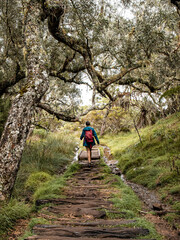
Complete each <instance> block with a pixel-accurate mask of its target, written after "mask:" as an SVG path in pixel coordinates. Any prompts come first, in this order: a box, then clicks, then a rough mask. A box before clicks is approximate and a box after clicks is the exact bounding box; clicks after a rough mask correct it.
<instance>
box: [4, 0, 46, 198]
mask: <svg viewBox="0 0 180 240" xmlns="http://www.w3.org/2000/svg"><path fill="white" fill-rule="evenodd" d="M40 12H41V2H40V1H37V0H28V1H26V9H25V22H24V24H25V28H24V40H25V51H24V52H25V58H26V64H27V65H26V66H27V67H26V74H27V76H26V77H27V80H28V84H27V85H26V87H24V88H23V89H22V91H20V93H19V94H18V95H17V96H16V98H15V99H14V101H13V103H12V107H11V110H10V112H9V116H8V119H7V122H6V125H5V128H4V132H3V134H2V137H1V140H0V198H1V199H2V200H4V199H8V198H9V197H10V196H11V193H12V189H13V186H14V183H15V180H16V175H17V172H18V169H19V164H20V160H21V156H22V152H23V149H24V145H25V143H26V139H27V135H28V132H29V128H30V125H31V118H32V115H33V111H34V108H35V106H36V104H37V103H38V102H39V101H40V99H41V98H42V96H43V95H44V94H45V92H46V90H47V89H48V73H47V70H46V67H45V63H46V52H45V51H44V48H43V45H42V37H41V21H40Z"/></svg>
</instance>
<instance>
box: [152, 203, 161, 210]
mask: <svg viewBox="0 0 180 240" xmlns="http://www.w3.org/2000/svg"><path fill="white" fill-rule="evenodd" d="M153 210H155V211H162V210H163V207H162V205H161V204H160V203H154V204H153Z"/></svg>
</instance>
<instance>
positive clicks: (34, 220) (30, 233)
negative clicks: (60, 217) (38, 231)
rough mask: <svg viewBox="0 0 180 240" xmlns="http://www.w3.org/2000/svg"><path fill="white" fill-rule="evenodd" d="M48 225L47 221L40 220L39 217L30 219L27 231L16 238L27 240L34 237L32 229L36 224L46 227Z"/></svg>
mask: <svg viewBox="0 0 180 240" xmlns="http://www.w3.org/2000/svg"><path fill="white" fill-rule="evenodd" d="M49 223H50V222H49V221H47V220H46V219H44V218H41V217H39V218H32V219H31V221H30V222H29V224H28V228H27V230H26V231H25V233H24V234H23V236H22V237H20V238H18V240H24V239H26V238H28V237H30V236H33V235H34V233H33V227H34V226H35V225H38V224H46V225H47V224H49Z"/></svg>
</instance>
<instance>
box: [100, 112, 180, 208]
mask: <svg viewBox="0 0 180 240" xmlns="http://www.w3.org/2000/svg"><path fill="white" fill-rule="evenodd" d="M140 134H141V138H142V144H141V143H140V142H139V139H138V136H137V134H136V132H135V131H132V132H131V133H127V134H125V133H123V134H117V135H106V136H105V137H104V138H103V140H101V142H103V143H104V144H106V145H108V146H109V147H110V148H111V150H112V153H113V155H114V158H115V159H117V160H119V161H118V166H119V168H120V169H121V170H122V172H123V173H124V174H125V175H126V178H127V179H129V180H131V181H133V182H136V183H138V184H142V185H144V186H146V187H148V188H149V189H156V190H157V191H158V192H159V193H160V194H161V196H162V198H163V199H164V200H165V201H169V203H170V204H172V207H173V208H174V209H176V210H177V211H179V206H178V205H177V204H176V203H175V201H172V197H176V196H178V195H179V194H180V188H179V185H180V113H176V114H174V115H172V116H169V117H168V118H166V119H161V120H160V121H158V122H157V123H156V124H155V125H153V126H150V127H146V128H144V129H141V130H140Z"/></svg>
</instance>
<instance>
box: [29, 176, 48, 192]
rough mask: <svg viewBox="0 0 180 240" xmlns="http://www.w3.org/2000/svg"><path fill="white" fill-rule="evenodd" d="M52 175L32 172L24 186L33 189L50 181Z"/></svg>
mask: <svg viewBox="0 0 180 240" xmlns="http://www.w3.org/2000/svg"><path fill="white" fill-rule="evenodd" d="M51 179H52V177H51V176H50V175H49V174H48V173H45V172H37V173H32V174H31V175H30V176H29V177H28V179H27V181H26V183H25V187H26V188H28V189H29V190H31V191H35V190H36V189H37V188H38V187H39V186H40V185H41V184H42V183H44V182H47V181H50V180H51Z"/></svg>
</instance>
